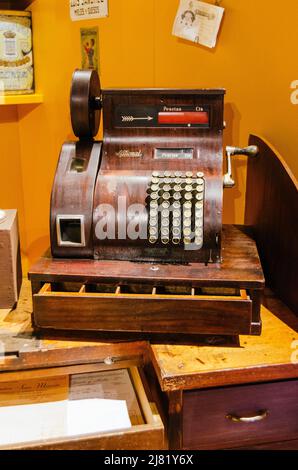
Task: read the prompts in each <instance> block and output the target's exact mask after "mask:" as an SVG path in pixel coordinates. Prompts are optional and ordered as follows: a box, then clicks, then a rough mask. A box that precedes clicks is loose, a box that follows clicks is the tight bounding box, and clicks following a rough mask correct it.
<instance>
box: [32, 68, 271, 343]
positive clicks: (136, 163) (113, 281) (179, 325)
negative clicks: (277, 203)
mask: <svg viewBox="0 0 298 470" xmlns="http://www.w3.org/2000/svg"><path fill="white" fill-rule="evenodd" d="M99 89H100V86H99V81H98V78H97V76H96V75H95V74H94V73H93V72H92V73H91V72H76V73H75V76H74V80H73V85H72V95H71V110H72V124H73V129H74V132H75V134H76V135H77V136H78V137H79V141H77V142H68V143H66V144H64V145H63V147H62V151H61V155H60V159H59V163H58V167H57V172H56V176H55V181H54V185H53V191H52V200H51V253H52V255H49V256H45V257H43V258H41V259H40V260H39V261H38V262H37V264H35V265H34V266H33V267H32V268H31V270H30V274H29V276H30V279H31V282H32V286H33V305H34V324H35V326H36V328H40V329H48V330H79V331H85V332H86V331H97V332H99V331H100V332H114V333H116V332H120V333H138V334H140V333H141V334H155V333H156V334H164V335H166V334H174V335H176V334H188V335H191V334H225V335H234V334H260V332H261V320H260V302H261V295H262V290H263V287H264V278H263V273H262V268H261V264H260V261H259V257H258V253H257V249H256V246H255V243H254V241H253V240H252V239H251V238H250V236H249V234H247V233H245V231H244V230H243V228H241V227H240V228H239V227H234V226H225V227H224V228H223V230H222V197H223V152H222V135H223V99H224V93H225V92H224V90H221V89H218V90H206V89H204V90H165V89H162V90H155V89H154V90H144V89H141V90H136V89H134V90H106V91H102V95H101V105H102V108H103V123H104V124H103V129H104V130H103V141H102V142H95V141H94V140H93V136H94V135H95V134H96V133H97V130H98V125H99V112H100V111H99V110H98V109H96V108H97V107H99V106H98V103H99V98H98V96H96V95H98V94H99ZM92 104H93V107H92ZM156 178H157V179H158V178H159V180H158V181H160V184H159V188H160V189H159V192H158V193H154V191H153V188H154V181H155V180H156ZM181 178H182V183H181V185H180V186H181V194H180V195H179V191H178V193H177V187H178V188H179V184H178V186H177V181H178V183H179V180H181ZM180 182H181V181H180ZM161 183H162V184H161ZM197 184H198V185H197ZM187 185H188V186H187ZM196 185H197V186H196ZM189 186H191V188H192V189H191V191H190V192H188V195H187V191H186V189H184V188H187V187H189ZM167 187H168V188H169V189H168V190H167V191H166V190H165V189H163V188H167ZM175 188H176V189H175ZM175 191H176V192H175ZM153 193H154V194H153ZM165 193H166V194H165ZM156 194H158V198H160V200H161V201H164V200H166V197H167V198H170V199H169V200H170V201H171V203H173V202H174V201H175V197H177V198H180V199H178V200H179V201H181V207H182V206H183V207H184V205H183V204H184V202H185V201H187V199H186V198H187V197H189V198H191V201H192V202H191V211H192V213H191V216H190V218H191V224H192V228H193V229H194V230H195V233H196V234H198V235H196V237H195V238H194V239H193V240H191V243H189V242H190V240H188V239H187V237H186V236H184V235H185V233H187V232H184V223H185V224H186V223H187V222H186V220H184V218H183V217H184V215H183V214H184V212H181V218H182V225H181V234H180V238H179V236H178V240H176V239H175V237H174V226H175V225H174V215H173V216H172V215H170V216H169V219H168V220H167V218H164V219H163V215H162V214H163V213H161V214H159V215H158V218H157V222H156V223H157V225H156V227H157V233H159V235H158V239H154V237H152V236H150V233H151V231H150V229H151V228H152V226H153V225H154V223H155V222H154V218H153V219H152V212H151V209H152V207H153V206H152V201H154V197H157V196H156ZM177 194H178V195H177ZM175 195H176V196H175ZM119 196H120V198H121V197H122V198H123V199H124V200H125V204H126V207H131V206H133V205H143V206H144V207H145V210H144V211H143V212H141V213H140V215H139V229H141V230H143V231H144V232H145V233H146V237H145V238H142V239H133V238H131V237H130V238H129V237H128V236H127V233H128V230H129V224H130V223H131V219H130V218H129V216H128V217H127V220H126V218H124V216H125V215H126V211H125V210H123V208H122V207H120V206H119ZM183 201H184V202H183ZM196 202H199V204H201V205H202V207H203V209H202V210H201V212H200V220H199V219H198V220H197V219H196V217H197V214H199V212H198V211H197V206H196ZM120 204H121V201H120ZM153 204H154V203H153ZM102 207H107V208H112V209H113V211H114V214H115V233H116V237H114V239H104V240H103V239H100V240H99V239H98V237H97V232H96V231H97V227H98V224H99V223H100V216H101V214H102V213H101V208H102ZM164 213H165V212H164ZM173 214H174V212H173ZM194 214H195V215H194ZM109 217H113V215H112V216H109ZM178 218H179V217H178ZM109 220H110V219H109ZM69 221H70V222H69ZM175 223H176V222H175ZM152 224H153V225H152ZM163 224H165V226H164V225H163ZM123 227H124V232H125V233H124V236H123ZM163 227H164V228H165V229H166V231H165V232H164V231H162V228H163ZM201 228H202V229H201ZM73 229H75V230H76V232H75V238H73V239H72V242H70V243H69V241H71V240H68V238H67V236H68V233H70V232H71V230H73ZM63 230H65V231H63ZM167 230H168V234H169V235H168V236H167V235H166V236H164V235H163V233H167ZM175 233H177V230H176V232H175ZM71 236H73V235H71ZM73 242H74V243H73ZM186 242H187V243H186ZM190 248H191V249H190Z"/></svg>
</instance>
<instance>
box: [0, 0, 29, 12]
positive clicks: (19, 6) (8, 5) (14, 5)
mask: <svg viewBox="0 0 298 470" xmlns="http://www.w3.org/2000/svg"><path fill="white" fill-rule="evenodd" d="M33 2H34V0H10V1H9V0H0V10H25V9H26V8H27V7H28V6H29V5H30V4H31V3H33Z"/></svg>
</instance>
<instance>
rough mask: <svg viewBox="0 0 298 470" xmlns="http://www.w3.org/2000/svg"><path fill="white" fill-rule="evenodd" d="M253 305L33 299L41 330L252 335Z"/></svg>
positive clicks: (129, 298) (166, 299) (58, 296)
mask: <svg viewBox="0 0 298 470" xmlns="http://www.w3.org/2000/svg"><path fill="white" fill-rule="evenodd" d="M251 305H252V303H251V301H250V300H249V299H248V300H245V299H241V300H240V299H239V300H229V298H227V300H216V299H215V300H212V299H209V300H202V299H201V298H198V299H195V298H192V297H190V296H189V297H184V296H181V298H179V296H174V297H173V298H171V297H170V296H158V295H156V296H145V295H144V296H142V295H135V296H134V295H126V296H125V295H121V294H120V295H112V296H106V295H104V294H101V295H97V294H88V293H86V294H82V295H80V294H77V295H76V294H71V293H70V294H67V293H44V294H43V293H40V294H35V295H34V296H33V309H34V322H35V325H36V326H37V327H38V328H51V329H58V330H64V329H68V330H76V329H80V330H82V331H83V330H97V331H117V332H119V331H124V332H131V331H139V332H142V331H146V332H147V333H151V332H152V333H204V334H205V333H206V334H228V335H229V334H230V335H233V334H241V333H242V334H249V333H250V328H251Z"/></svg>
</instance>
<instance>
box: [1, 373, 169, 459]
mask: <svg viewBox="0 0 298 470" xmlns="http://www.w3.org/2000/svg"><path fill="white" fill-rule="evenodd" d="M104 367H105V368H104V369H103V365H102V364H101V365H100V364H97V365H96V364H84V365H73V366H67V367H59V368H52V369H43V370H31V371H30V370H29V371H19V372H18V373H10V374H4V375H3V374H0V412H1V407H3V406H5V407H7V406H9V407H11V406H12V405H17V406H15V407H16V408H20V406H19V405H23V404H26V405H27V404H32V403H44V404H45V403H46V402H51V404H53V403H54V404H57V403H58V406H60V404H62V405H63V403H64V400H78V399H81V398H89V399H90V398H97V397H98V393H99V395H100V396H101V397H102V395H103V393H104V392H105V395H106V396H104V398H109V399H116V400H125V399H126V397H128V398H127V400H126V402H127V408H128V412H129V417H130V421H131V424H132V426H131V427H130V428H126V429H120V430H115V431H109V432H98V433H93V434H84V435H79V433H78V435H72V436H71V437H69V436H66V435H65V436H64V435H63V432H62V435H61V437H55V438H53V437H51V438H47V437H44V436H45V432H46V431H45V429H46V426H44V427H43V426H42V429H41V435H43V439H40V440H36V439H34V440H33V441H30V442H26V443H24V442H23V443H22V442H16V443H15V442H14V443H10V444H6V445H3V440H2V445H1V443H0V450H1V449H2V450H3V449H34V450H39V449H41V450H60V449H66V450H123V449H125V450H131V449H137V450H148V449H164V427H163V424H162V421H161V418H160V416H159V414H158V412H157V408H156V406H155V404H154V403H150V402H149V400H148V397H147V395H146V392H145V388H144V386H143V382H142V379H141V375H140V373H139V371H138V368H137V367H130V368H128V369H126V368H124V367H123V368H119V369H113V370H111V369H109V368H108V367H107V366H105V365H104ZM119 367H120V366H119ZM106 369H107V370H106ZM126 371H127V374H128V375H127V377H129V379H130V381H129V382H128V381H127V379H126V380H125V376H124V379H123V376H122V373H123V372H126ZM115 373H116V375H113V377H112V378H111V377H107V374H115ZM94 374H95V377H94ZM103 374H105V375H104V377H105V378H103ZM119 374H120V375H119ZM8 377H9V381H8V382H7V380H8ZM103 381H104V382H103ZM107 382H109V383H108V385H106V384H107ZM66 384H68V385H66ZM128 384H129V386H130V385H131V390H130V389H129V391H127V386H128ZM120 387H122V388H121V389H120V391H119V390H118V388H120ZM125 387H126V388H125ZM47 390H49V396H48V398H47V396H46V395H45V394H46V393H47ZM65 390H66V391H67V395H65ZM103 391H104V392H103ZM49 397H50V398H49ZM61 400H62V401H61ZM47 404H48V403H46V405H47ZM111 419H112V417H111ZM65 420H66V418H65V417H63V416H62V428H63V424H64V421H65ZM49 421H51V426H52V428H53V419H52V418H50V419H49ZM57 422H58V424H57V423H56V422H55V423H54V426H55V427H56V428H57V426H59V431H60V428H61V416H60V415H59V418H57ZM1 426H2V427H3V426H4V425H3V422H2V423H1ZM8 428H9V430H10V433H11V432H12V431H13V430H12V429H11V426H8ZM52 428H51V429H52ZM56 428H55V429H56ZM76 428H77V429H79V428H80V425H79V424H78V425H76ZM114 429H115V428H114ZM9 430H8V429H5V428H3V429H2V430H0V440H1V439H3V435H4V436H5V433H6V432H9ZM28 431H30V432H32V429H31V428H28ZM51 432H53V431H51ZM55 432H56V431H55ZM13 434H14V432H13ZM1 436H2V437H1ZM5 438H6V437H5Z"/></svg>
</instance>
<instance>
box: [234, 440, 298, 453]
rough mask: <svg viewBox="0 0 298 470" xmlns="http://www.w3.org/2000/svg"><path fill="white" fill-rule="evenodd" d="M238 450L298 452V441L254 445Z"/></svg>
mask: <svg viewBox="0 0 298 470" xmlns="http://www.w3.org/2000/svg"><path fill="white" fill-rule="evenodd" d="M236 450H298V440H296V439H295V440H294V441H282V442H269V443H266V444H259V445H253V446H249V447H241V448H240V449H236Z"/></svg>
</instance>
